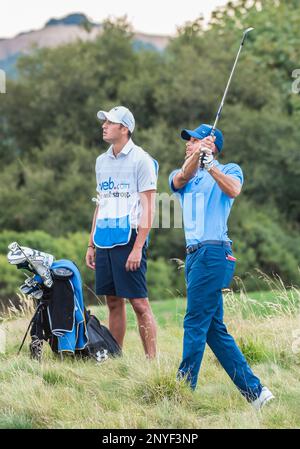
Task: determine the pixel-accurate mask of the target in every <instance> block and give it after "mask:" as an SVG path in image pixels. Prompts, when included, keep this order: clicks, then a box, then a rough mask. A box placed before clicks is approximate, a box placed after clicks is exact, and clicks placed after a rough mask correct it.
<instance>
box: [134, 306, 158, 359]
mask: <svg viewBox="0 0 300 449" xmlns="http://www.w3.org/2000/svg"><path fill="white" fill-rule="evenodd" d="M130 303H131V305H132V307H133V310H134V311H135V314H136V317H137V321H138V326H139V333H140V336H141V339H142V343H143V347H144V351H145V354H146V356H147V357H148V358H149V359H153V358H154V357H155V356H156V323H155V319H154V316H153V313H152V310H151V306H150V304H149V301H148V298H136V299H130Z"/></svg>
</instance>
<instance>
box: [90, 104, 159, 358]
mask: <svg viewBox="0 0 300 449" xmlns="http://www.w3.org/2000/svg"><path fill="white" fill-rule="evenodd" d="M97 117H98V119H99V120H101V121H102V130H103V140H104V141H105V142H108V143H109V144H110V147H109V148H108V150H107V151H106V152H105V153H104V154H101V155H100V156H99V157H98V158H97V160H96V181H97V192H98V200H97V206H96V210H95V213H94V218H93V224H92V230H91V234H90V239H89V245H88V249H87V253H86V264H87V266H88V267H89V268H91V269H93V270H94V269H95V270H96V293H97V295H105V296H106V301H107V305H108V309H109V329H110V331H111V333H112V335H113V336H114V337H115V339H116V340H117V342H118V343H119V345H120V346H121V347H122V346H123V340H124V336H125V331H126V307H125V298H127V299H128V300H129V301H130V303H131V305H132V307H133V309H134V311H135V314H136V317H137V321H138V325H139V332H140V336H141V339H142V343H143V347H144V351H145V354H146V356H147V357H148V358H150V359H152V358H154V357H155V355H156V324H155V320H154V317H153V314H152V311H151V307H150V304H149V301H148V293H147V285H146V271H147V256H146V248H147V241H148V234H149V231H150V229H151V226H152V222H153V217H154V208H155V193H156V184H157V170H158V167H157V162H156V161H155V160H154V159H152V158H151V157H150V155H149V154H148V153H146V152H145V151H144V150H143V149H142V148H140V147H138V146H136V145H135V144H134V143H133V141H132V139H131V135H132V133H133V130H134V127H135V119H134V117H133V114H132V113H131V112H130V111H129V109H127V108H125V107H124V106H117V107H114V108H113V109H111V110H110V111H109V112H105V111H99V112H98V113H97Z"/></svg>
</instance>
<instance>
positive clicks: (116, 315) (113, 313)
mask: <svg viewBox="0 0 300 449" xmlns="http://www.w3.org/2000/svg"><path fill="white" fill-rule="evenodd" d="M106 303H107V306H108V310H109V330H110V332H111V333H112V335H113V336H114V337H115V339H116V340H117V342H118V343H119V345H120V346H121V348H122V347H123V341H124V336H125V331H126V305H125V300H124V298H120V297H118V296H106Z"/></svg>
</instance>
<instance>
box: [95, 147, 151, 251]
mask: <svg viewBox="0 0 300 449" xmlns="http://www.w3.org/2000/svg"><path fill="white" fill-rule="evenodd" d="M95 169H96V181H97V187H96V190H97V193H98V198H97V199H98V201H97V202H98V205H99V208H98V215H97V219H96V224H95V230H94V243H95V245H96V246H97V247H99V248H112V247H114V246H117V245H125V244H126V243H128V241H129V239H130V236H131V229H132V228H135V229H137V227H138V225H139V220H140V217H141V211H142V210H141V203H140V195H139V194H140V193H142V192H145V191H147V190H156V188H157V173H158V163H157V162H156V161H155V160H154V159H152V157H151V156H150V155H149V154H148V153H147V152H146V151H144V150H143V149H142V148H141V147H138V146H137V145H135V144H134V142H133V141H132V139H130V140H129V141H128V142H127V144H126V145H125V146H124V147H123V149H122V151H121V152H120V153H119V154H118V155H117V156H115V155H114V153H113V147H112V146H111V147H110V148H109V149H108V150H107V151H106V152H105V153H104V154H101V155H100V156H99V157H98V158H97V160H96V167H95Z"/></svg>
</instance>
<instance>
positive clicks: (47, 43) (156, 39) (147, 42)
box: [0, 13, 169, 76]
mask: <svg viewBox="0 0 300 449" xmlns="http://www.w3.org/2000/svg"><path fill="white" fill-rule="evenodd" d="M101 30H102V26H101V24H97V23H92V22H90V21H89V20H88V18H87V17H86V16H85V15H84V14H80V13H75V14H70V15H68V16H66V17H63V18H62V19H50V20H49V21H48V22H47V23H46V25H45V26H44V28H42V29H40V30H32V31H28V32H24V33H20V34H18V35H17V36H15V37H13V38H10V39H0V68H1V69H4V70H5V71H6V72H7V75H8V76H14V75H15V64H16V61H17V59H18V57H19V55H21V54H24V53H28V52H30V51H31V49H32V48H34V47H37V48H41V47H57V46H59V45H62V44H67V43H71V42H74V41H76V40H77V39H81V40H83V41H87V40H93V39H95V38H96V37H97V36H98V35H99V33H101ZM135 40H136V44H137V48H139V46H147V47H153V48H155V49H157V50H158V51H162V50H163V49H164V48H165V47H166V45H167V43H168V41H169V37H167V36H158V35H150V34H144V33H136V34H135Z"/></svg>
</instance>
